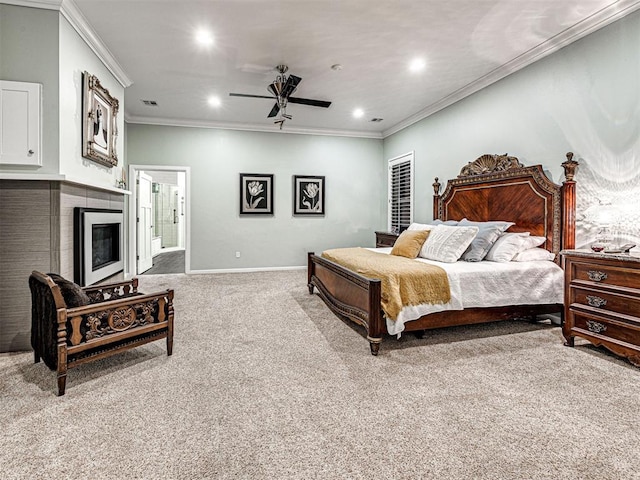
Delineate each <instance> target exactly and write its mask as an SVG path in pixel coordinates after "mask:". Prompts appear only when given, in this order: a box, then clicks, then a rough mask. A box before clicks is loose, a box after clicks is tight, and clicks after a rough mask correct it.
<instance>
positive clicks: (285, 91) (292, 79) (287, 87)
mask: <svg viewBox="0 0 640 480" xmlns="http://www.w3.org/2000/svg"><path fill="white" fill-rule="evenodd" d="M301 80H302V78H300V77H297V76H295V75H289V76H288V77H287V81H286V82H285V84H284V87H283V88H282V96H283V97H284V98H288V97H289V95H291V94H292V93H293V92H294V91H295V89H296V88H298V84H299V83H300V81H301Z"/></svg>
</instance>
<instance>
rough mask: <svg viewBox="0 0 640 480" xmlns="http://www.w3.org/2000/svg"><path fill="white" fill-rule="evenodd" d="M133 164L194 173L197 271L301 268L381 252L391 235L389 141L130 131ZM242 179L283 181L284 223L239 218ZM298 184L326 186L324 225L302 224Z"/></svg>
mask: <svg viewBox="0 0 640 480" xmlns="http://www.w3.org/2000/svg"><path fill="white" fill-rule="evenodd" d="M127 159H128V163H129V164H132V165H136V164H138V165H178V166H190V167H191V194H190V197H191V270H194V271H195V270H217V269H241V268H268V267H291V266H302V265H306V252H307V251H309V250H314V251H322V250H324V249H327V248H331V247H345V246H356V245H362V246H373V245H374V244H375V236H374V233H373V232H374V230H376V229H383V228H384V227H385V225H386V166H385V165H384V164H383V162H381V159H382V141H381V140H376V139H362V138H347V137H330V136H316V135H295V134H280V133H259V132H241V131H234V130H217V129H204V128H183V127H163V126H151V125H137V124H128V125H127ZM240 173H273V174H274V175H275V180H274V183H275V198H274V208H275V215H273V216H240V215H239V202H240V200H239V182H240V180H239V174H240ZM293 175H324V176H325V177H326V179H325V182H326V204H325V206H326V215H325V216H324V217H320V218H310V217H293V215H292V205H293V199H292V183H293V181H292V176H293ZM236 251H239V252H240V254H241V256H240V258H235V252H236Z"/></svg>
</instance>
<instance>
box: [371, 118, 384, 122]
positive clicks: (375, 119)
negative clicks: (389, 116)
mask: <svg viewBox="0 0 640 480" xmlns="http://www.w3.org/2000/svg"><path fill="white" fill-rule="evenodd" d="M382 120H384V118H372V119H371V121H372V122H376V123H378V122H381V121H382Z"/></svg>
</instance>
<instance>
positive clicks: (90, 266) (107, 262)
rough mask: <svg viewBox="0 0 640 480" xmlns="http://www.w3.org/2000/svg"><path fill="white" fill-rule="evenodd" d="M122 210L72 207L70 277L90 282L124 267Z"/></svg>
mask: <svg viewBox="0 0 640 480" xmlns="http://www.w3.org/2000/svg"><path fill="white" fill-rule="evenodd" d="M123 228H124V216H123V213H122V210H109V209H103V208H81V207H76V208H74V220H73V230H74V241H73V252H74V280H75V282H76V283H77V284H78V285H81V286H85V285H92V284H94V283H96V282H99V281H100V280H104V279H105V278H108V277H111V276H112V275H115V274H116V273H119V272H121V271H122V270H124V251H123V247H124V231H123Z"/></svg>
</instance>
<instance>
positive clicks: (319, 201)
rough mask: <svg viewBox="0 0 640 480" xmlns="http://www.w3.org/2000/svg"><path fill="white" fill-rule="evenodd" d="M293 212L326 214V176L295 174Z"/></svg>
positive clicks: (298, 213)
mask: <svg viewBox="0 0 640 480" xmlns="http://www.w3.org/2000/svg"><path fill="white" fill-rule="evenodd" d="M293 214H294V215H324V177H310V176H305V175H294V176H293Z"/></svg>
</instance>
